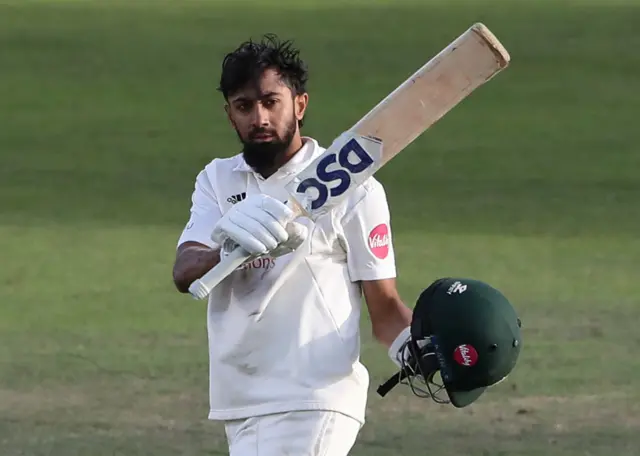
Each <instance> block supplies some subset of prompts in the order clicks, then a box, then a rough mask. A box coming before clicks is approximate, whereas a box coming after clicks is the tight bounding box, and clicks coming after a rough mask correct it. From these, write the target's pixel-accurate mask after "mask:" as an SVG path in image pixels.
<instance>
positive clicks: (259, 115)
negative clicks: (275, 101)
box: [253, 103, 269, 127]
mask: <svg viewBox="0 0 640 456" xmlns="http://www.w3.org/2000/svg"><path fill="white" fill-rule="evenodd" d="M253 124H254V126H256V127H267V126H269V112H268V111H267V110H266V109H265V108H264V106H262V104H261V103H256V104H255V107H254V108H253Z"/></svg>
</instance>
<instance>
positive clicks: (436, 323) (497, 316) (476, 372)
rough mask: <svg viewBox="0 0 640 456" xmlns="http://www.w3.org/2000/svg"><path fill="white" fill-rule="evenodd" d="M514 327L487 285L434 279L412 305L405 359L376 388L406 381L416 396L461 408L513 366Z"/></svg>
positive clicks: (516, 322) (508, 310) (507, 307)
mask: <svg viewBox="0 0 640 456" xmlns="http://www.w3.org/2000/svg"><path fill="white" fill-rule="evenodd" d="M520 326H521V323H520V319H519V318H518V316H517V314H516V312H515V310H514V308H513V306H512V305H511V303H510V302H509V301H508V300H507V298H506V297H505V296H504V295H503V294H502V293H501V292H499V291H498V290H496V289H495V288H493V287H491V286H490V285H488V284H486V283H484V282H481V281H479V280H472V279H464V278H442V279H438V280H436V281H435V282H433V283H432V284H431V285H430V286H429V287H428V288H427V289H426V290H424V291H423V292H422V293H421V294H420V296H419V298H418V300H417V303H416V306H415V308H414V310H413V319H412V322H411V338H410V340H409V341H407V343H406V348H407V349H408V350H409V353H410V356H409V357H408V360H406V361H405V362H404V363H403V364H402V369H401V371H400V372H399V373H398V374H397V375H395V376H394V377H392V378H390V379H389V380H388V381H387V382H386V383H385V384H383V385H381V386H380V388H379V389H378V393H379V394H380V395H381V396H384V395H385V394H387V393H388V392H389V390H390V389H391V388H393V387H394V386H395V385H396V384H398V383H408V384H409V386H410V388H411V390H412V392H413V393H414V394H415V395H417V396H419V397H427V398H431V399H433V400H434V401H435V402H437V403H451V404H452V405H454V406H455V407H458V408H462V407H466V406H467V405H470V404H471V403H472V402H474V401H475V400H477V399H478V398H479V397H480V396H481V395H482V393H484V392H485V390H486V389H487V388H488V387H490V386H493V385H495V384H497V383H499V382H501V381H502V380H504V379H505V378H506V377H507V376H508V375H509V373H510V372H511V371H512V370H513V368H514V367H515V365H516V361H517V360H518V356H519V354H520V350H521V348H522V335H521V332H520ZM437 376H439V377H440V380H441V383H438V382H437V381H436V380H435V378H436V377H437ZM443 391H444V392H445V393H446V395H447V396H448V399H447V398H446V397H443Z"/></svg>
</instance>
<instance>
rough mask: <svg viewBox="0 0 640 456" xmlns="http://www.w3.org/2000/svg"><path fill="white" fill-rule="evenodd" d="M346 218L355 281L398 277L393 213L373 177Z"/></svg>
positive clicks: (349, 261) (349, 260)
mask: <svg viewBox="0 0 640 456" xmlns="http://www.w3.org/2000/svg"><path fill="white" fill-rule="evenodd" d="M362 188H363V189H364V191H365V193H364V196H362V197H361V198H360V199H359V200H358V202H357V203H356V204H355V205H354V206H353V208H352V209H351V210H349V211H348V212H347V213H346V214H345V215H344V217H343V219H342V223H341V225H342V236H343V240H344V244H345V248H346V251H347V266H348V270H349V276H350V278H351V280H352V281H354V282H355V281H360V280H381V279H388V278H394V277H396V262H395V255H394V250H393V243H392V236H391V216H390V212H389V206H388V203H387V196H386V193H385V191H384V188H383V187H382V185H381V184H380V183H379V182H377V181H375V180H373V181H372V182H369V183H367V185H365V186H363V187H362Z"/></svg>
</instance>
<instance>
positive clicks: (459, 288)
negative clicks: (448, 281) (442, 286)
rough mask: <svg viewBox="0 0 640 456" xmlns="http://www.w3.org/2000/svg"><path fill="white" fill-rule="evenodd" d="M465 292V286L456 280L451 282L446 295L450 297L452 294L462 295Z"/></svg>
mask: <svg viewBox="0 0 640 456" xmlns="http://www.w3.org/2000/svg"><path fill="white" fill-rule="evenodd" d="M465 291H467V286H466V285H463V284H462V282H460V281H459V280H456V281H455V282H453V284H452V285H451V286H450V287H449V289H448V290H447V294H449V295H451V294H453V293H458V294H462V293H464V292H465Z"/></svg>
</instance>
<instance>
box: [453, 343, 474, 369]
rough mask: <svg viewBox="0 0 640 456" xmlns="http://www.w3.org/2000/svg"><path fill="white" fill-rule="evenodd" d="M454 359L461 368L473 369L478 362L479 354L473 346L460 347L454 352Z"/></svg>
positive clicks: (464, 345)
mask: <svg viewBox="0 0 640 456" xmlns="http://www.w3.org/2000/svg"><path fill="white" fill-rule="evenodd" d="M453 359H455V360H456V363H458V364H460V365H461V366H465V367H471V366H473V365H474V364H475V363H476V362H477V361H478V352H477V351H476V349H475V348H473V345H469V344H463V345H459V346H458V347H456V349H455V350H454V351H453Z"/></svg>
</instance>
